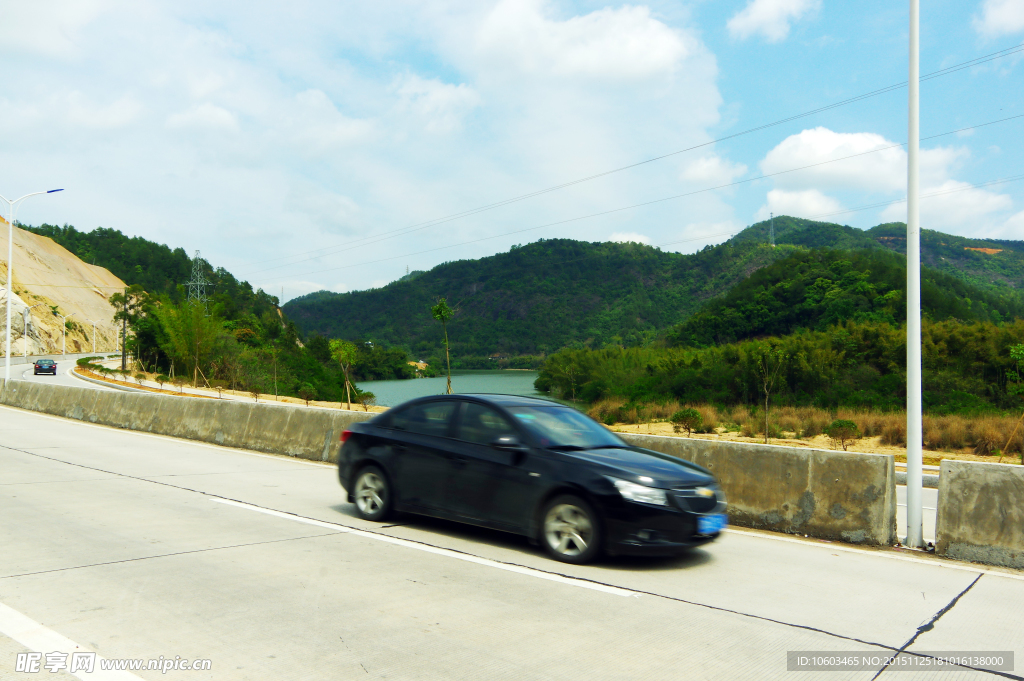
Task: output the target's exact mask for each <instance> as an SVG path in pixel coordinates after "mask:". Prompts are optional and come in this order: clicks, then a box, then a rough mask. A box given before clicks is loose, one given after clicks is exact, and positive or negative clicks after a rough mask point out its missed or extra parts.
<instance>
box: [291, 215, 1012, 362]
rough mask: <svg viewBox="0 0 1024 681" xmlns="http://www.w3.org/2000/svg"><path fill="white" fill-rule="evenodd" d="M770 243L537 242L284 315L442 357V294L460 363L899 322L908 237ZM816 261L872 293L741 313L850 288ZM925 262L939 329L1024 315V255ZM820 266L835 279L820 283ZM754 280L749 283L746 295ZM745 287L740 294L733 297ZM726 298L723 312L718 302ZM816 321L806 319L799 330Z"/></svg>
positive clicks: (986, 249) (949, 254) (750, 233)
mask: <svg viewBox="0 0 1024 681" xmlns="http://www.w3.org/2000/svg"><path fill="white" fill-rule="evenodd" d="M901 230H902V231H901ZM768 233H769V222H768V221H765V222H760V223H757V224H754V225H751V226H750V227H748V228H747V229H745V230H743V231H742V232H741V233H740V234H737V235H736V236H735V237H733V238H732V239H730V240H729V241H728V242H726V243H724V244H721V245H718V246H710V247H707V248H705V249H703V250H701V251H700V252H698V253H693V254H688V255H682V254H678V253H667V252H663V251H660V250H658V249H656V248H652V247H650V246H643V245H640V244H619V243H587V242H579V241H572V240H568V239H551V240H541V241H538V242H536V243H533V244H529V245H527V246H522V247H516V248H513V249H512V250H511V251H509V252H508V253H499V254H497V255H494V256H490V257H486V258H481V259H479V260H464V261H458V262H452V263H445V264H443V265H438V266H437V267H435V268H433V269H432V270H430V271H429V272H424V273H411V274H410V275H408V276H407V277H403V279H401V280H399V281H396V282H392V283H391V284H389V285H387V286H384V287H383V288H380V289H374V290H370V291H356V292H352V293H332V292H328V291H320V292H317V293H312V294H309V295H307V296H303V297H300V298H296V299H294V300H292V301H290V302H289V303H288V304H286V305H285V306H284V310H285V312H286V313H287V314H288V316H289V317H290V318H291V319H293V320H294V321H295V323H296V324H297V325H298V326H299V327H300V328H301V329H302V330H304V331H305V332H307V333H318V334H323V335H327V336H337V337H343V338H350V339H370V340H374V341H377V342H381V343H384V344H386V345H390V346H396V345H397V346H403V347H406V348H409V349H410V350H412V352H413V353H414V354H419V355H423V356H434V355H436V353H437V352H438V351H439V345H438V342H439V341H438V339H439V338H440V329H439V328H438V326H437V323H436V322H435V321H434V320H433V319H432V318H431V317H430V314H429V311H428V308H429V306H430V305H431V304H432V303H433V302H434V301H435V300H436V299H437V298H438V297H441V296H443V297H445V298H447V299H448V301H449V303H451V304H454V305H455V306H456V307H457V309H458V315H457V317H456V320H455V322H454V323H453V325H452V327H451V342H452V350H453V352H454V354H455V356H456V357H459V358H463V359H464V358H466V357H467V356H470V357H473V356H475V357H478V358H479V357H487V356H490V355H494V354H497V355H500V356H505V355H537V354H549V353H551V352H554V351H556V350H558V349H559V348H561V347H602V346H604V345H606V344H619V345H624V346H626V347H631V346H640V345H646V344H649V343H650V342H651V341H652V340H653V339H654V338H656V337H657V336H658V335H659V334H661V333H664V332H665V331H666V330H669V329H673V330H672V332H671V334H670V335H672V337H673V339H675V340H676V342H682V337H681V336H680V335H679V334H680V333H684V335H685V334H690V335H692V334H693V333H697V329H696V327H687V329H686V330H685V331H683V330H682V329H681V327H680V326H679V325H680V324H681V322H684V321H685V320H687V319H688V318H689V317H690V316H691V315H694V314H695V313H698V311H699V310H701V309H702V306H704V305H705V304H707V305H709V307H707V308H704V309H706V310H707V312H706V313H704V318H703V322H701V323H702V329H703V330H702V331H700V332H699V333H698V334H697V337H696V338H695V339H691V340H688V341H685V342H701V343H710V342H713V341H714V339H716V338H746V337H750V336H752V335H760V334H766V333H785V332H786V331H785V329H790V328H795V327H794V324H796V325H798V326H807V327H812V328H816V327H820V326H821V324H823V323H825V324H827V323H828V322H829V321H830V320H837V319H843V318H845V317H844V316H846V315H853V318H856V319H889V316H886V315H887V314H888V315H890V316H891V318H892V320H893V321H894V322H898V321H899V320H900V319H901V318H902V314H903V313H902V312H901V311H900V309H899V308H900V305H901V304H902V303H900V302H899V301H900V300H902V298H899V297H900V296H901V295H902V293H900V292H899V291H898V290H902V288H903V287H904V286H905V285H904V284H902V283H901V282H904V281H905V280H906V272H905V269H904V266H903V264H902V258H900V257H899V255H897V254H898V253H900V252H901V249H902V248H904V247H905V243H906V241H905V233H906V228H905V226H904V225H902V224H885V225H879V226H877V227H875V228H873V229H870V230H861V229H856V228H854V227H849V226H844V225H838V224H833V223H825V222H815V221H812V220H803V219H799V218H791V217H786V216H782V217H777V218H775V235H776V244H777V246H776V247H775V248H771V247H770V246H768V245H767V241H768ZM901 234H902V235H903V240H902V241H901ZM815 249H819V250H820V249H828V250H837V251H843V252H849V253H850V254H852V255H845V256H842V257H839V256H836V257H835V258H832V260H835V259H836V258H839V259H841V260H850V259H851V258H852V259H854V260H856V261H857V263H856V267H855V269H856V271H857V272H860V273H861V274H862V275H864V273H866V275H865V276H866V277H867V278H866V279H865V280H864V281H863V283H862V284H861V285H863V286H867V287H873V289H872V290H870V291H865V293H866V295H863V296H861V297H860V298H856V296H857V295H860V294H855V293H853V292H852V291H847V293H848V294H849V295H848V296H847V297H845V298H843V300H842V301H837V300H834V297H835V296H836V295H837V294H836V293H835V292H832V293H830V294H829V295H830V296H832V297H831V298H829V301H828V303H829V305H830V307H828V309H825V308H821V309H819V310H817V311H811V310H810V308H807V307H806V306H805V307H799V308H797V307H793V305H794V300H795V298H794V296H797V294H798V291H797V290H796V289H793V290H790V291H788V292H787V293H786V294H785V295H782V292H781V289H776V290H775V291H774V292H773V293H772V294H771V296H772V297H773V300H772V301H770V305H788V306H789V308H787V309H785V310H778V311H777V314H775V316H774V317H772V318H769V317H771V316H772V315H770V314H769V315H768V317H766V316H765V315H766V314H768V313H767V312H766V311H764V310H758V311H757V314H756V315H755V316H753V317H751V316H750V314H751V313H752V312H753V309H752V308H750V309H748V308H749V305H747V304H742V305H741V304H740V299H741V298H743V297H744V296H751V295H754V292H755V290H756V289H758V287H762V286H776V285H782V284H783V283H784V280H785V278H786V277H785V275H786V274H787V272H786V270H787V269H788V268H790V267H791V266H796V265H797V264H799V266H800V267H801V268H802V269H801V270H800V272H801V274H800V275H799V276H800V277H804V278H806V277H810V276H812V275H814V278H813V279H812V280H810V281H802V283H800V284H799V285H798V286H797V288H800V290H803V289H804V288H806V287H807V286H809V285H813V284H814V283H815V281H816V280H817V279H818V278H819V276H818V275H817V274H814V273H815V272H818V274H821V275H822V276H823V277H824V278H825V279H828V280H829V281H833V282H834V283H836V285H837V286H838V287H839V288H840V289H842V290H846V288H849V287H852V286H854V285H855V283H856V282H852V281H851V282H847V283H845V284H844V283H843V281H842V280H843V277H844V276H847V274H848V273H845V272H844V273H841V274H837V273H836V272H834V271H833V270H832V269H830V267H833V266H834V267H840V265H837V264H834V263H832V264H830V263H823V262H817V264H815V263H812V262H811V261H810V260H808V258H810V256H809V255H808V254H809V253H810V251H812V250H815ZM972 249H975V250H972ZM978 249H983V250H978ZM894 251H895V253H894ZM994 251H998V252H994ZM815 257H816V258H819V260H820V258H821V257H824V256H815ZM830 257H831V256H830ZM787 258H796V260H794V261H787V262H788V263H789V264H787V265H777V266H776V267H775V268H774V269H771V268H769V269H770V272H767V273H765V274H763V275H760V278H758V276H757V275H754V273H755V272H757V271H758V270H760V269H761V268H765V267H767V266H770V265H772V264H773V263H778V262H780V261H784V260H786V259H787ZM922 260H923V262H924V263H925V265H926V266H927V267H926V269H925V272H926V274H925V282H924V298H925V309H926V311H927V312H928V313H929V314H930V315H931V316H932V318H934V319H946V318H956V319H964V320H974V319H978V320H993V321H997V320H999V319H1004V318H1009V317H1013V316H1017V315H1019V314H1020V307H1019V306H1020V297H1019V295H1018V291H1019V290H1024V243H1022V242H997V241H991V240H977V239H965V238H963V237H954V236H950V235H946V234H942V233H941V232H933V231H929V230H925V231H924V233H923V234H922ZM830 262H831V261H830ZM851 266H852V265H851ZM822 268H824V270H827V272H825V273H822V272H820V271H819V270H822ZM413 274H416V276H415V277H413V276H412V275H413ZM751 275H754V277H755V278H753V279H751V280H749V281H747V282H746V283H743V284H741V282H744V281H745V280H746V279H747V277H750V276H751ZM793 275H794V276H796V273H795V272H794V273H793ZM850 276H852V275H850ZM858 276H860V275H858ZM792 284H793V282H790V283H789V284H786V286H790V285H792ZM737 285H740V286H741V288H740V289H739V290H738V291H737V292H736V293H735V294H728V295H727V292H729V291H730V290H731V289H732V288H733V287H734V286H737ZM801 287H802V288H801ZM729 295H731V296H732V297H731V298H730V297H729ZM801 295H803V294H801ZM722 296H725V298H723V299H722V301H721V302H715V303H711V302H710V301H712V300H715V299H717V298H720V297H722ZM850 296H853V297H850ZM885 296H888V298H886V297H885ZM897 299H899V300H897ZM800 300H801V301H802V300H803V299H802V298H801V299H800ZM727 301H728V302H727ZM869 303H870V304H869ZM723 305H725V306H728V305H733V307H731V308H728V309H729V310H730V314H732V315H733V317H732V318H730V319H728V320H720V321H719V323H718V326H717V327H716V326H715V324H713V323H712V322H713V321H715V320H711V319H709V317H710V316H712V315H713V313H712V310H717V311H724V310H726V307H723ZM745 305H747V306H746V307H745ZM737 306H738V307H737ZM844 306H845V307H844ZM741 308H742V311H741ZM886 309H891V313H887V312H885V310H886ZM809 313H812V318H809V319H804V315H806V314H809ZM787 319H788V320H789V321H786V320H787ZM801 320H802V321H801ZM748 322H749V324H748ZM695 323H696V322H695ZM747 326H749V328H746V327H747Z"/></svg>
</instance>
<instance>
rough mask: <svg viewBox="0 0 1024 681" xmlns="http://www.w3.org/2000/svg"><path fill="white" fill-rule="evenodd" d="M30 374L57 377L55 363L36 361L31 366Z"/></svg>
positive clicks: (44, 360) (49, 360)
mask: <svg viewBox="0 0 1024 681" xmlns="http://www.w3.org/2000/svg"><path fill="white" fill-rule="evenodd" d="M32 374H33V375H39V374H53V375H54V376H56V375H57V363H56V362H54V361H53V360H52V359H37V360H36V361H35V364H33V365H32Z"/></svg>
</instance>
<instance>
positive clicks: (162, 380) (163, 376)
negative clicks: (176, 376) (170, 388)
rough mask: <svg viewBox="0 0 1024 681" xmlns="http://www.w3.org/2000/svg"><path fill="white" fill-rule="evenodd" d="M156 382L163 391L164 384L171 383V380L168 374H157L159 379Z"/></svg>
mask: <svg viewBox="0 0 1024 681" xmlns="http://www.w3.org/2000/svg"><path fill="white" fill-rule="evenodd" d="M154 380H155V381H156V384H157V385H159V386H160V389H161V390H163V389H164V383H170V382H171V379H169V378H167V374H157V377H156V378H155V379H154Z"/></svg>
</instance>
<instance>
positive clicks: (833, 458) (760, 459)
mask: <svg viewBox="0 0 1024 681" xmlns="http://www.w3.org/2000/svg"><path fill="white" fill-rule="evenodd" d="M620 435H622V436H623V438H624V439H625V440H626V441H627V442H629V443H630V444H633V445H635V446H637V447H644V448H645V449H653V450H655V451H658V452H662V453H664V454H670V455H672V456H677V457H679V458H681V459H686V460H687V461H692V462H693V463H696V464H698V465H700V466H703V467H704V468H707V469H708V470H709V471H711V472H712V473H713V474H714V475H715V477H716V478H718V480H719V482H720V483H721V485H722V489H723V491H724V492H725V495H726V498H727V500H728V502H729V522H730V523H733V524H735V525H741V526H745V527H754V528H760V529H766V530H776V531H779V532H788V533H799V534H806V535H809V536H812V537H820V538H823V539H837V540H840V541H847V542H852V543H855V544H874V545H891V544H893V543H895V541H896V474H895V462H894V460H893V457H892V456H888V455H881V454H853V453H849V452H833V451H827V450H820V449H803V448H797V447H779V446H773V445H749V444H739V443H734V442H716V441H714V440H697V439H689V438H678V437H664V436H659V435H640V434H636V435H633V434H625V433H620Z"/></svg>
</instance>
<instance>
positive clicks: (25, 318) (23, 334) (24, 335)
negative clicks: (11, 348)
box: [21, 303, 42, 358]
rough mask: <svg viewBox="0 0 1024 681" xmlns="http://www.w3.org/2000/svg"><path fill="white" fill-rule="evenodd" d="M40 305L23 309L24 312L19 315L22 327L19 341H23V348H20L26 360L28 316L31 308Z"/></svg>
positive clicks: (38, 304) (37, 304) (37, 305)
mask: <svg viewBox="0 0 1024 681" xmlns="http://www.w3.org/2000/svg"><path fill="white" fill-rule="evenodd" d="M40 305H42V303H36V304H35V305H32V306H31V307H27V308H25V311H24V312H22V313H21V322H22V324H23V325H24V326H23V328H22V331H21V340H23V341H25V344H24V347H23V348H22V349H23V350H24V351H25V352H24V355H23V356H24V357H25V358H28V320H29V318H31V317H32V315H31V314H30V313H31V312H32V308H33V307H39V306H40Z"/></svg>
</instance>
